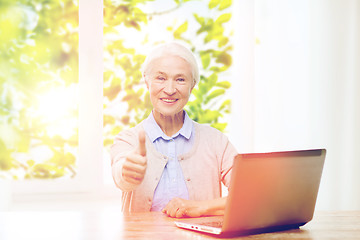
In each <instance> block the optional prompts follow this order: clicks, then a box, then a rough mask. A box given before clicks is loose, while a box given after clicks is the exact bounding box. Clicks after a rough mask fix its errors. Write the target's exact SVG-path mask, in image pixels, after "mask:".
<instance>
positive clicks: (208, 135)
mask: <svg viewBox="0 0 360 240" xmlns="http://www.w3.org/2000/svg"><path fill="white" fill-rule="evenodd" d="M142 75H143V79H144V80H145V83H146V86H147V89H148V90H149V93H150V99H151V103H152V106H153V109H152V112H151V114H150V115H149V116H148V118H147V119H145V120H144V121H142V122H141V123H140V124H138V125H137V126H135V127H133V128H131V129H128V130H125V131H123V132H120V133H119V134H118V135H117V136H116V138H115V141H114V144H113V146H112V147H111V150H110V153H111V161H112V175H113V179H114V182H115V184H116V186H117V187H119V188H120V189H121V190H122V201H123V211H124V212H145V211H162V212H163V213H165V214H167V215H168V216H171V217H198V216H205V215H221V214H223V213H224V208H225V202H226V197H221V182H223V183H224V184H225V186H229V182H230V175H231V169H232V163H233V159H234V156H235V155H236V154H237V151H236V150H235V148H234V147H233V145H232V144H231V143H230V142H229V140H228V138H227V137H226V136H225V135H224V134H222V133H221V132H220V131H218V130H216V129H214V128H212V127H210V126H207V125H203V124H199V123H196V122H194V121H192V120H191V119H190V118H189V116H188V115H187V113H186V111H185V110H184V106H185V105H186V103H187V102H188V100H189V97H190V94H191V92H192V90H193V88H194V87H195V85H196V84H197V82H198V81H199V69H198V66H197V63H196V60H195V57H194V55H193V54H192V53H191V52H190V51H189V50H188V49H187V48H185V47H184V46H182V45H180V44H178V43H173V42H171V43H166V44H163V45H160V46H158V47H156V48H155V49H154V50H153V51H152V52H151V53H150V54H149V55H148V56H147V58H146V59H145V62H144V64H143V68H142Z"/></svg>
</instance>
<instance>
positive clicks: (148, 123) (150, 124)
mask: <svg viewBox="0 0 360 240" xmlns="http://www.w3.org/2000/svg"><path fill="white" fill-rule="evenodd" d="M183 111H184V113H185V117H184V124H183V126H182V128H181V129H180V130H179V131H178V132H177V133H175V134H174V135H173V136H172V137H169V136H167V135H166V134H165V133H164V132H163V131H162V130H161V128H160V126H159V125H158V124H157V122H156V121H155V118H154V115H153V113H152V112H151V113H150V115H149V117H148V118H147V119H145V121H144V129H145V132H146V134H147V135H148V136H149V138H150V140H151V141H152V142H155V140H156V139H158V138H159V137H161V138H163V139H165V140H170V139H172V138H176V137H177V136H178V135H181V136H183V137H185V138H186V139H188V140H189V139H190V136H191V133H192V129H193V123H192V121H191V119H190V118H189V116H188V114H187V112H186V111H185V110H183Z"/></svg>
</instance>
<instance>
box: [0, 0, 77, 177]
mask: <svg viewBox="0 0 360 240" xmlns="http://www.w3.org/2000/svg"><path fill="white" fill-rule="evenodd" d="M77 29H78V3H77V1H76V0H32V1H29V0H16V1H13V0H0V170H3V171H2V172H1V171H0V177H1V175H3V176H5V177H12V178H14V179H22V178H57V177H62V176H69V175H70V176H73V175H75V172H74V170H73V168H74V166H75V160H74V159H75V157H74V152H76V148H77V136H78V133H77V129H70V130H72V132H71V134H70V136H62V135H61V132H60V133H56V131H55V133H54V131H53V129H51V127H53V128H54V126H58V125H57V124H58V122H56V121H63V119H52V118H51V116H48V115H47V114H49V115H51V114H54V113H55V114H56V113H59V112H60V110H59V109H61V107H62V106H61V103H62V102H66V101H67V100H68V99H64V100H61V99H58V101H57V102H58V103H59V105H54V106H47V107H49V108H44V109H43V113H42V114H41V113H39V108H40V105H44V104H45V107H46V104H47V103H46V101H45V99H43V98H42V97H43V96H45V95H46V94H48V95H49V92H51V91H56V89H69V88H71V87H73V86H75V85H76V84H77V79H78V33H77ZM66 97H67V96H66V95H65V96H64V98H66ZM48 104H51V102H49V103H48ZM73 105H76V103H75V102H74V103H73ZM47 111H49V112H47ZM49 117H50V118H49ZM65 118H66V119H75V120H76V118H77V107H74V108H73V109H72V110H71V113H69V114H68V115H67V116H66V117H65ZM54 124H55V125H54ZM58 132H59V129H58ZM38 149H42V150H44V151H47V152H48V153H49V154H48V155H47V156H46V157H44V156H41V154H39V153H37V154H35V153H33V152H34V151H37V150H38ZM40 158H41V160H40Z"/></svg>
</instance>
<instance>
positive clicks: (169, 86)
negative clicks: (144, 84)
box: [164, 80, 176, 95]
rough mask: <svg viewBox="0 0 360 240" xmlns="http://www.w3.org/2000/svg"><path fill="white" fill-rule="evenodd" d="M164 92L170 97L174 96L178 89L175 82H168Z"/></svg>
mask: <svg viewBox="0 0 360 240" xmlns="http://www.w3.org/2000/svg"><path fill="white" fill-rule="evenodd" d="M164 92H165V93H166V94H168V95H173V94H174V93H175V92H176V87H175V83H174V81H171V80H170V81H166V85H165V88H164Z"/></svg>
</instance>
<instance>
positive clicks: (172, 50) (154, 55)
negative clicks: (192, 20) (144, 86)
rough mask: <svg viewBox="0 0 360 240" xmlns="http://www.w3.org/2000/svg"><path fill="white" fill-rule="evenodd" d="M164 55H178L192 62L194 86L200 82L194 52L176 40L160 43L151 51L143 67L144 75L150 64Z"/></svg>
mask: <svg viewBox="0 0 360 240" xmlns="http://www.w3.org/2000/svg"><path fill="white" fill-rule="evenodd" d="M164 56H177V57H181V58H182V59H184V60H185V61H186V62H187V63H189V64H190V67H191V72H192V76H193V81H194V86H195V85H196V84H197V83H198V82H199V80H200V74H199V67H198V64H197V62H196V59H195V56H194V54H193V53H192V52H191V51H190V50H189V49H188V48H186V47H184V46H183V45H181V44H179V43H176V42H169V43H164V44H161V45H158V46H156V47H155V48H154V49H153V50H152V51H150V53H149V54H148V55H147V57H146V59H145V61H144V63H143V65H142V68H141V72H142V76H143V77H144V76H145V74H146V71H148V70H149V66H150V65H151V62H152V61H154V60H155V59H159V58H161V57H164Z"/></svg>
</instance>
